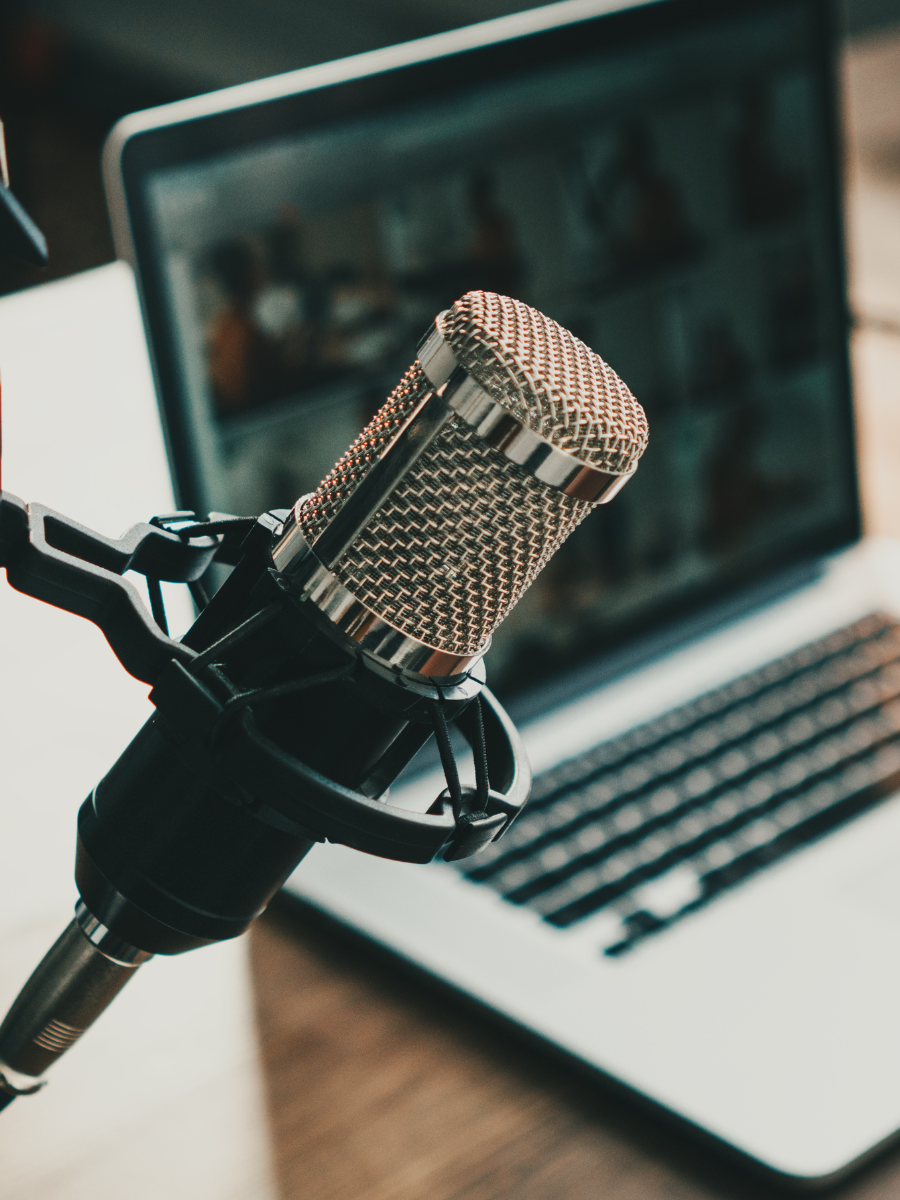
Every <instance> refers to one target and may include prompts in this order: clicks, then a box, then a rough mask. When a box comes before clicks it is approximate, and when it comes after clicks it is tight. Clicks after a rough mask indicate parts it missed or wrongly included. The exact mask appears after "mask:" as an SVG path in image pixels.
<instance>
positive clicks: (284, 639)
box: [0, 292, 647, 1098]
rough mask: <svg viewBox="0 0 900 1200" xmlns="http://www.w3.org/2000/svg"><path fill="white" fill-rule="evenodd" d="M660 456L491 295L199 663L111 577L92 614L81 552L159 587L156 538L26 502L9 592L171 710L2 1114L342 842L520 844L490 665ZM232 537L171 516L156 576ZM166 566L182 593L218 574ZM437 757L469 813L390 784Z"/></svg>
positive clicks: (369, 439)
mask: <svg viewBox="0 0 900 1200" xmlns="http://www.w3.org/2000/svg"><path fill="white" fill-rule="evenodd" d="M646 442H647V424H646V420H645V417H644V414H643V411H642V409H641V407H640V405H639V404H638V403H637V401H636V400H635V398H634V397H633V396H632V394H631V392H630V391H629V389H628V388H627V387H626V385H625V384H624V383H623V382H622V380H621V379H619V377H618V376H617V375H616V374H615V372H614V371H613V370H612V369H611V368H610V367H609V366H607V364H606V363H604V362H603V361H602V360H601V359H600V358H599V357H598V356H597V355H596V354H595V353H594V352H593V351H592V350H591V349H589V348H588V347H587V346H586V345H585V344H584V343H582V342H581V341H579V340H578V339H577V338H575V337H574V336H573V335H572V334H571V333H569V332H568V331H567V330H565V329H563V328H562V327H561V326H560V325H558V324H557V323H556V322H554V321H552V320H550V319H549V318H547V317H545V316H543V315H542V314H541V313H539V312H537V311H536V310H534V309H532V308H530V307H528V306H527V305H525V304H523V303H521V302H519V301H516V300H512V299H510V298H509V297H505V296H498V295H494V294H492V293H486V292H470V293H468V294H467V295H465V296H463V297H462V299H461V300H459V301H457V303H456V304H454V305H453V307H452V308H450V309H449V310H447V311H446V312H444V313H442V314H440V316H439V317H438V318H437V319H436V320H435V322H434V325H433V326H432V328H431V329H430V330H429V331H428V332H427V334H426V336H425V337H424V338H423V340H422V342H421V343H420V345H419V350H418V357H417V359H416V361H415V363H414V364H413V365H412V366H411V367H410V369H409V370H408V371H407V372H406V374H405V375H404V377H403V379H402V381H401V382H400V384H399V385H398V386H397V388H396V389H395V390H394V392H393V393H392V394H391V396H390V397H389V399H388V400H387V402H386V403H385V405H384V406H383V407H382V408H381V410H380V411H379V412H378V413H377V414H376V416H375V417H374V418H373V420H372V421H371V422H370V423H369V425H368V426H367V427H366V428H365V429H364V430H363V432H362V433H361V434H360V435H359V437H358V438H357V439H356V441H354V442H353V444H352V445H351V446H350V448H349V449H348V450H347V452H346V453H345V454H344V455H343V457H342V458H341V459H340V460H339V461H338V462H337V463H336V465H335V466H334V468H333V469H332V470H331V471H330V472H329V474H328V475H327V476H326V478H325V479H324V480H323V481H322V483H321V484H320V485H319V487H318V488H317V489H316V491H315V492H314V493H312V494H311V495H309V496H306V497H303V498H301V499H300V500H298V501H297V503H296V504H295V506H294V508H293V509H292V510H290V511H289V512H279V513H274V514H267V515H266V516H264V517H263V518H260V520H259V521H258V522H256V523H255V524H253V526H252V529H250V530H249V532H248V533H247V536H246V539H245V540H244V542H243V545H242V549H241V553H240V554H239V555H238V556H237V563H236V566H235V569H234V571H233V572H232V574H231V576H230V578H229V579H228V580H227V582H226V583H225V584H224V585H223V587H222V588H221V589H220V590H219V592H218V593H217V594H216V595H215V596H214V597H213V599H212V601H211V602H210V603H209V605H208V607H206V608H205V610H204V611H203V612H202V613H201V615H200V616H199V617H198V619H197V621H196V622H195V624H194V625H193V626H192V628H191V629H190V630H189V631H188V633H187V634H186V635H185V637H184V638H183V639H182V641H181V642H173V641H171V640H170V639H168V638H167V637H164V636H163V635H162V634H161V633H160V631H159V630H158V629H157V630H153V629H151V628H150V625H149V622H148V621H144V618H143V617H135V616H134V613H131V611H130V610H129V613H130V615H129V621H130V622H131V623H130V624H128V622H125V621H124V618H123V611H124V610H123V609H122V606H121V603H120V597H119V595H118V593H116V594H115V596H114V597H113V599H109V598H108V597H109V596H111V595H112V592H111V589H113V584H115V583H117V582H119V581H117V580H115V578H114V577H113V575H112V574H111V573H110V571H109V569H103V570H101V571H99V574H101V575H103V576H104V578H103V580H102V583H103V587H104V588H105V589H106V590H105V591H103V595H104V597H107V599H105V600H104V604H105V605H106V607H103V606H102V605H101V606H100V607H99V608H98V604H97V603H95V604H94V605H93V607H92V606H91V603H89V602H88V601H86V600H78V601H73V600H72V599H71V597H72V595H73V594H74V593H75V592H77V588H74V587H73V584H72V578H73V574H72V573H73V571H74V570H75V567H74V566H73V560H74V557H75V554H76V550H77V551H78V553H81V554H82V556H83V557H86V558H87V559H88V560H89V562H91V563H93V564H98V563H100V561H101V559H103V562H104V563H107V564H108V563H109V562H111V561H112V560H113V558H114V552H113V549H112V547H113V546H114V545H115V546H117V547H119V553H120V559H119V560H117V561H119V562H120V568H119V569H121V571H124V570H125V569H127V567H129V566H130V567H132V568H135V569H138V570H145V571H146V572H147V573H148V575H149V574H150V570H149V568H148V566H147V563H148V562H149V561H150V559H151V557H152V555H151V549H152V547H150V535H149V534H148V535H146V536H145V535H143V534H141V535H140V536H137V535H135V536H134V538H133V539H132V540H131V541H128V543H127V546H126V545H125V540H123V542H122V543H117V544H114V543H111V542H103V540H102V539H98V538H97V537H96V535H90V533H89V531H85V530H81V529H80V528H78V527H71V528H72V529H76V530H77V532H76V533H71V532H70V533H68V534H67V533H65V532H64V529H65V527H66V526H65V522H64V521H63V519H62V518H55V519H56V521H57V525H56V526H52V534H51V533H47V529H48V528H50V526H49V525H48V522H50V519H51V517H53V514H50V516H47V515H46V513H47V510H37V509H35V512H38V511H39V512H40V513H41V514H44V515H43V516H42V517H41V520H40V521H38V520H37V517H36V516H34V515H32V516H31V517H30V518H29V516H28V512H30V510H28V511H26V510H25V509H24V506H21V504H20V502H18V501H14V500H13V499H12V498H4V507H3V508H2V509H0V517H2V522H0V556H2V561H3V562H4V564H5V565H6V567H7V575H8V578H9V581H10V583H11V584H12V585H13V586H14V587H17V588H19V589H20V590H22V591H26V592H28V593H29V594H32V595H36V596H39V597H40V598H42V599H50V601H51V602H52V603H58V604H60V606H62V607H67V608H69V609H70V610H71V611H76V612H79V613H81V615H85V616H88V617H89V618H90V619H92V620H95V621H97V623H98V624H101V627H102V628H103V629H104V632H105V633H106V635H107V638H108V640H109V641H110V643H111V644H112V646H113V648H114V649H115V651H116V653H117V654H118V655H119V657H120V659H121V660H122V661H123V663H124V665H126V667H127V669H129V670H131V671H132V673H134V674H137V675H138V676H139V677H140V678H143V679H146V680H147V681H148V682H151V683H153V691H152V692H151V700H152V701H153V702H154V704H155V706H156V709H157V711H156V713H155V714H154V716H153V717H152V718H151V719H150V720H149V721H148V722H147V724H146V725H145V726H144V728H143V729H142V730H141V731H140V732H139V733H138V735H137V736H136V738H135V739H134V740H133V742H132V743H131V745H130V746H128V747H127V749H126V750H125V752H124V753H123V755H122V756H121V758H120V759H119V760H118V762H117V763H115V764H114V766H113V767H112V769H111V770H110V771H109V773H108V774H107V775H106V776H105V777H104V778H103V779H102V780H101V781H100V783H99V784H98V785H97V787H96V788H95V789H94V791H93V793H92V795H91V796H90V797H89V798H88V799H87V801H85V803H84V805H83V806H82V809H81V811H80V813H79V822H78V844H77V853H76V883H77V885H78V890H79V894H80V899H79V902H78V905H77V907H76V916H75V920H74V921H73V922H72V923H71V925H70V926H69V927H68V928H67V929H66V931H65V932H64V933H63V935H62V936H61V938H60V939H59V941H58V942H57V943H56V945H55V946H54V947H53V948H52V949H51V950H50V952H49V953H48V955H47V956H46V958H45V959H44V961H43V962H42V963H41V964H40V965H39V966H38V968H37V970H36V971H35V973H34V975H33V976H32V978H31V980H29V982H28V983H27V984H26V986H25V988H24V989H23V991H22V993H20V996H19V998H18V999H17V1000H16V1002H15V1004H14V1005H13V1007H12V1009H11V1010H10V1013H9V1014H8V1015H7V1017H6V1019H5V1021H4V1022H3V1024H2V1026H0V1093H5V1095H6V1096H7V1097H9V1098H12V1097H13V1096H15V1095H19V1094H23V1093H25V1092H29V1091H33V1090H35V1089H36V1088H37V1087H38V1086H40V1082H41V1080H40V1077H41V1076H42V1074H43V1072H44V1071H45V1070H46V1069H47V1067H48V1066H49V1065H51V1064H52V1062H54V1061H55V1060H56V1058H58V1057H59V1055H60V1054H62V1053H63V1052H64V1051H65V1050H66V1049H67V1048H68V1047H69V1046H70V1045H71V1044H72V1043H73V1042H74V1041H75V1040H76V1039H77V1038H78V1037H80V1036H81V1034H82V1033H83V1031H84V1030H85V1029H87V1028H88V1026H89V1025H90V1024H91V1023H92V1022H93V1021H94V1020H95V1019H96V1017H97V1016H98V1015H99V1013H100V1012H101V1011H102V1010H103V1009H104V1008H105V1007H106V1005H107V1004H108V1003H109V1002H110V1000H111V999H112V998H113V996H114V995H115V994H116V993H117V992H118V990H120V988H121V987H122V986H123V985H124V983H126V982H127V981H128V979H130V978H131V977H133V975H134V972H135V969H136V967H137V966H138V965H139V964H140V963H141V962H143V961H145V960H146V959H148V958H149V957H151V956H152V955H153V954H157V953H162V954H174V953H180V952H182V951H185V950H189V949H193V948H195V947H198V946H201V945H205V944H208V943H210V942H214V941H219V940H222V939H224V938H229V937H234V936H237V935H238V934H240V933H242V932H243V931H244V930H245V929H246V928H247V926H248V925H249V924H250V922H251V921H252V920H253V919H254V918H255V917H256V916H258V915H259V913H260V912H261V911H262V910H263V909H264V908H265V906H266V904H267V903H268V901H269V900H270V898H271V897H272V895H273V894H274V893H275V892H276V891H277V889H278V888H279V887H280V886H281V884H282V883H283V882H284V880H285V879H286V878H287V877H288V875H290V874H291V872H292V871H293V870H294V868H295V867H296V866H297V864H298V863H299V862H300V860H301V859H302V858H303V857H304V855H305V854H306V853H307V852H308V850H309V849H310V848H311V847H312V845H313V844H314V843H315V842H316V841H326V840H327V841H332V842H339V843H342V844H344V845H348V846H351V847H355V848H357V849H360V850H363V851H366V852H368V853H373V854H378V855H381V856H383V857H387V858H395V859H398V860H402V861H409V862H428V861H430V860H431V859H432V858H434V857H435V856H437V855H439V854H440V855H442V856H443V857H445V858H450V859H452V858H460V857H464V856H465V855H468V854H471V853H474V852H476V851H477V850H478V849H479V848H481V847H482V846H483V845H485V844H487V842H489V841H491V840H494V839H496V838H497V837H499V836H501V835H502V833H503V832H504V831H505V829H506V828H508V826H509V824H510V823H511V821H512V820H513V819H514V818H515V816H516V814H517V813H518V811H519V810H520V808H521V806H522V804H523V803H524V801H525V799H526V798H527V792H528V788H529V786H530V773H529V771H528V767H527V762H526V760H525V758H524V753H523V751H522V748H521V745H520V743H519V740H518V736H517V734H516V732H515V730H514V728H513V727H512V725H511V723H510V721H509V718H508V717H507V716H506V714H505V713H504V712H503V710H502V708H501V707H500V705H499V704H498V703H497V701H496V700H495V699H494V698H493V697H492V696H491V694H490V692H488V691H487V689H485V688H484V680H485V675H484V667H483V662H482V658H483V656H484V654H485V652H486V650H487V649H488V647H489V644H490V638H491V634H492V633H493V631H494V630H495V629H496V628H497V626H498V625H499V624H500V622H501V621H502V620H503V619H504V617H506V615H507V614H508V613H509V612H510V610H511V609H512V608H513V606H514V605H515V604H516V602H517V601H518V600H519V599H520V597H521V596H522V594H523V593H524V592H525V590H526V589H527V588H528V587H529V586H530V585H531V583H532V582H533V581H534V579H535V577H536V576H537V574H538V572H539V571H540V570H541V569H542V568H543V567H544V566H545V565H546V563H547V562H548V560H549V559H550V557H551V556H552V555H553V554H554V553H555V551H556V550H557V549H558V548H559V547H560V545H561V544H562V543H563V541H564V540H565V539H566V538H567V537H568V536H569V534H570V533H571V532H572V531H573V530H574V529H575V528H576V526H577V525H578V524H579V523H580V522H581V521H582V520H583V519H584V517H585V516H586V515H587V514H588V513H589V512H590V511H591V509H592V508H593V507H595V506H596V505H598V504H603V503H605V502H607V501H608V500H610V499H611V498H612V496H613V495H615V493H616V492H617V491H618V490H619V488H620V487H621V486H622V484H623V483H624V482H625V481H626V480H627V479H628V478H629V477H630V476H631V475H632V474H633V473H634V470H635V468H636V466H637V463H638V459H639V458H640V456H641V454H642V452H643V450H644V448H645V446H646ZM29 520H30V522H31V524H30V525H29ZM248 524H250V523H248ZM38 526H39V529H38ZM138 528H139V529H140V528H142V529H144V530H147V529H149V528H150V527H148V526H145V527H138ZM228 528H229V526H228V522H227V521H226V520H224V519H221V518H215V519H211V520H210V521H209V522H207V523H205V524H203V523H197V522H196V521H194V522H189V521H188V522H185V521H184V520H182V527H181V529H180V541H179V536H178V526H177V523H173V522H172V521H170V522H169V524H168V525H167V526H165V528H164V529H163V530H162V531H161V530H160V529H159V528H156V529H155V530H154V531H153V536H154V537H155V539H156V540H155V542H153V546H155V547H156V549H155V550H154V553H155V554H157V556H158V557H159V556H161V555H163V552H164V553H165V555H167V556H168V558H167V561H170V560H173V556H174V555H175V554H176V550H177V552H178V553H182V554H184V553H186V551H187V549H188V548H191V549H192V552H196V554H205V555H206V558H205V559H204V560H203V564H202V565H203V568H204V569H205V566H206V565H207V564H208V562H209V561H210V560H211V559H212V558H213V557H214V556H215V555H216V554H217V553H219V552H220V550H217V546H219V547H220V549H221V545H222V539H223V538H224V539H225V540H226V541H227V539H228V536H230V535H229V534H228ZM29 529H31V533H30V534H28V535H27V536H26V532H23V531H27V530H29ZM36 529H37V532H35V530H36ZM61 529H63V532H60V530H61ZM91 537H93V538H94V539H95V542H94V543H91V542H90V538H91ZM126 540H127V539H126ZM100 542H103V545H102V546H100V548H99V549H94V550H93V551H88V550H85V547H90V546H92V545H99V543H100ZM176 543H177V544H178V545H177V547H176ZM60 546H61V547H62V549H63V550H64V551H65V550H66V548H67V547H68V556H67V555H66V554H63V555H62V557H63V558H65V559H66V562H65V563H61V562H60V561H59V559H60V553H59V549H60ZM148 547H150V548H148ZM204 547H206V549H204ZM126 551H127V553H126ZM91 554H93V557H92V556H91ZM54 556H55V557H54ZM173 561H174V560H173ZM232 561H234V560H232ZM141 563H143V564H144V565H143V566H142V565H141ZM168 569H169V570H170V573H169V574H167V575H162V574H160V573H159V571H157V575H156V577H157V578H160V577H164V578H169V579H171V578H183V579H195V578H196V574H190V572H189V570H188V568H186V567H185V566H184V564H183V563H182V564H181V565H180V566H179V567H178V570H179V571H181V574H175V573H172V572H174V571H175V567H174V566H171V565H170V566H169V568H168ZM196 569H197V570H199V569H200V568H199V567H198V568H196ZM54 571H55V572H57V573H58V577H59V579H60V580H62V579H63V578H64V579H65V583H66V588H65V590H64V589H63V588H62V587H61V586H60V588H59V590H58V591H54V590H53V589H54V584H53V580H54V579H56V578H57V575H54ZM91 571H92V573H93V576H97V575H98V570H97V569H96V567H94V568H91ZM48 581H49V582H48ZM91 586H92V587H94V590H95V592H96V594H97V595H99V594H100V591H101V589H100V583H99V582H97V580H96V579H94V582H93V584H92V585H91ZM121 586H122V587H125V586H127V585H125V584H121ZM113 590H114V589H113ZM89 591H90V588H88V585H87V583H82V592H83V593H84V594H85V595H87V593H88V592H89ZM92 595H93V593H92ZM113 600H115V603H113ZM98 603H99V602H98ZM116 605H118V607H116ZM132 607H133V606H132ZM98 614H99V615H98ZM142 621H143V622H144V623H143V624H142V623H141V622H142ZM126 626H127V628H126ZM448 722H455V723H456V724H457V725H458V727H459V728H460V729H461V731H462V732H463V733H464V735H465V736H466V738H467V740H468V741H469V742H470V744H471V746H472V751H473V758H474V764H475V776H476V784H475V786H474V787H471V788H464V787H462V786H461V785H460V782H459V776H458V773H457V771H456V766H455V763H454V760H453V752H452V749H451V745H450V739H449V736H448V730H447V725H448ZM431 736H435V738H436V740H437V743H438V749H439V751H440V754H441V761H442V764H443V767H444V771H445V775H446V781H447V788H446V790H445V791H444V792H443V793H442V795H441V796H439V797H438V798H437V799H436V800H435V803H434V804H433V805H432V807H431V808H430V809H429V810H428V812H427V813H424V814H421V813H413V812H409V811H407V810H404V809H400V808H397V807H394V806H392V805H391V804H390V798H389V795H388V789H389V787H390V785H391V784H392V782H393V781H394V780H395V779H396V778H397V776H398V775H399V773H400V772H401V771H402V770H403V768H404V767H405V766H406V765H407V764H408V763H409V762H410V760H411V759H412V758H413V757H414V755H415V754H416V753H417V752H418V751H419V750H420V749H421V747H422V746H423V745H424V744H425V742H426V741H428V739H429V738H430V737H431Z"/></svg>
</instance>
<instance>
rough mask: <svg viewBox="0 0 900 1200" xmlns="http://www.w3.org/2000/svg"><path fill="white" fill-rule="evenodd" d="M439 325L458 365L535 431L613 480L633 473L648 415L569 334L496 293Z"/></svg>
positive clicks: (464, 304)
mask: <svg viewBox="0 0 900 1200" xmlns="http://www.w3.org/2000/svg"><path fill="white" fill-rule="evenodd" d="M438 325H439V327H440V330H441V333H442V334H443V336H444V340H445V341H446V342H447V344H448V345H449V346H450V348H451V349H452V350H453V353H454V355H455V357H456V358H457V360H458V362H459V363H460V365H461V366H462V367H464V368H465V369H466V370H467V371H468V372H469V374H470V375H472V376H473V377H474V378H475V379H476V380H477V381H478V382H479V383H480V384H481V386H482V387H483V388H484V389H485V391H487V392H489V393H490V395H491V396H492V397H493V398H494V399H495V400H496V401H497V403H498V404H502V405H503V406H504V407H505V408H508V409H510V411H511V412H512V413H513V414H514V415H515V416H516V417H518V418H519V420H520V421H521V422H522V423H523V424H524V425H527V426H528V428H529V429H532V430H533V431H534V432H535V433H538V434H540V435H541V436H542V437H545V438H546V439H547V440H548V441H549V442H552V443H553V445H554V446H557V447H558V448H559V449H560V450H565V451H567V452H568V453H569V454H571V455H572V456H573V457H574V458H577V459H580V461H581V462H583V463H586V464H588V465H590V466H593V467H597V468H598V469H600V470H602V471H608V472H609V473H610V474H612V475H627V474H629V473H630V472H631V471H633V470H634V469H635V467H636V466H637V463H638V459H639V458H640V456H641V455H642V454H643V452H644V450H645V448H646V445H647V418H646V416H645V415H644V410H643V409H642V408H641V406H640V404H638V402H637V401H636V400H635V398H634V396H633V395H632V393H631V391H630V389H629V388H628V387H627V385H626V384H625V383H624V382H623V380H621V379H620V378H619V376H618V375H617V374H616V372H615V371H614V370H613V369H612V367H610V366H608V365H607V364H606V363H605V362H604V361H603V359H602V358H600V356H599V355H597V354H595V353H594V351H593V350H591V348H590V347H589V346H586V345H585V344H584V342H582V341H580V340H579V339H578V338H577V337H575V336H574V334H571V333H570V332H569V331H568V329H565V328H563V326H562V325H559V324H558V323H557V322H556V321H553V320H551V318H550V317H545V316H544V314H543V313H541V312H538V311H537V309H535V308H531V307H530V306H529V305H527V304H523V303H522V302H521V301H520V300H513V299H512V298H511V297H510V296H498V295H497V294H496V293H494V292H467V293H466V295H465V296H463V297H462V299H461V300H457V302H456V303H455V304H454V305H453V307H452V308H450V309H448V310H447V312H445V313H442V314H441V316H440V317H439V318H438Z"/></svg>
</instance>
